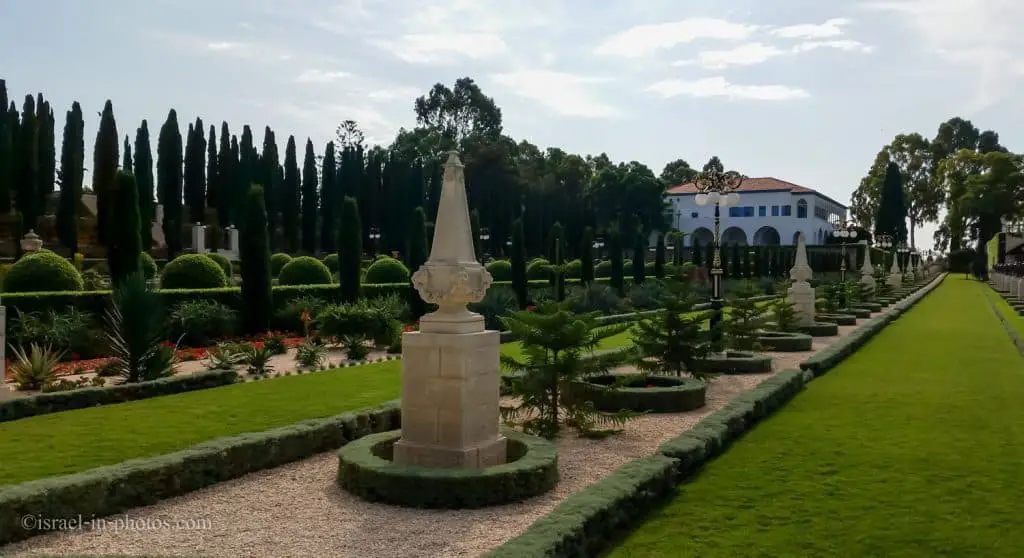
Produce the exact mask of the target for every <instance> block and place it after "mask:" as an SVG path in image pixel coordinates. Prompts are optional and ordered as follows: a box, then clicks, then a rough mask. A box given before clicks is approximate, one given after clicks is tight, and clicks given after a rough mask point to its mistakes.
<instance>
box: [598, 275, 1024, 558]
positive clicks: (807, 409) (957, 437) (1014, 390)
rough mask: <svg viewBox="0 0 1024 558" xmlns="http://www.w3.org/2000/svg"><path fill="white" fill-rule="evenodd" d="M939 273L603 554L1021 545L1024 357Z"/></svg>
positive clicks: (943, 552)
mask: <svg viewBox="0 0 1024 558" xmlns="http://www.w3.org/2000/svg"><path fill="white" fill-rule="evenodd" d="M987 288H988V287H987V286H985V285H983V284H981V283H977V282H974V281H970V280H964V279H961V278H958V277H953V276H950V277H948V278H947V279H946V281H945V282H944V283H943V284H942V285H941V286H940V287H939V288H938V289H937V290H936V291H935V292H934V293H932V294H931V295H929V296H928V297H927V298H925V299H924V300H923V301H922V302H921V303H920V304H919V305H917V306H915V307H914V309H912V310H911V311H910V312H908V313H907V314H906V315H905V316H903V317H901V318H900V319H899V320H897V321H896V322H894V323H893V324H892V325H890V326H889V327H888V328H886V329H885V330H884V331H883V332H882V333H881V334H879V335H878V336H877V337H876V338H874V339H873V340H872V341H870V342H869V343H868V345H866V346H865V347H864V348H863V349H862V350H860V351H859V352H857V353H856V354H854V355H853V356H851V357H850V358H849V359H847V360H846V361H844V362H843V363H842V364H840V365H839V366H838V367H836V368H835V369H834V370H833V371H832V372H831V373H830V374H828V375H827V376H824V377H823V378H821V379H818V380H816V381H814V382H813V383H812V384H811V385H810V386H809V387H808V390H807V391H806V392H804V393H802V394H801V395H799V396H797V397H796V398H795V399H794V400H793V401H792V402H791V403H790V404H789V405H788V406H786V407H785V408H784V409H783V410H782V411H780V412H779V413H778V414H776V415H774V416H773V417H772V418H770V419H768V420H767V421H766V422H764V423H763V424H761V425H760V426H758V427H757V428H755V429H754V430H753V431H752V432H750V433H749V434H747V435H746V436H745V437H744V438H743V439H741V440H740V441H739V442H737V443H736V444H735V445H734V446H733V447H732V448H731V449H730V450H729V451H728V452H727V453H726V454H725V455H724V456H722V457H721V458H719V459H718V460H716V461H715V462H713V463H710V464H709V465H708V466H707V467H706V468H705V469H704V471H703V472H702V473H701V474H700V475H699V476H698V477H697V478H696V479H694V480H693V482H691V483H689V484H686V485H684V486H682V487H680V489H679V494H678V495H677V497H676V498H675V499H674V500H673V501H672V502H671V503H670V504H668V505H667V506H666V507H664V508H663V509H661V510H659V511H658V512H655V513H654V514H652V516H651V517H650V518H649V519H648V521H647V522H645V523H644V524H643V525H642V526H641V527H640V528H639V529H638V530H636V531H635V532H634V533H632V534H631V535H630V536H629V537H628V538H627V539H626V540H624V541H623V542H622V544H620V545H619V547H618V548H616V549H615V550H614V551H613V552H612V553H611V554H610V555H611V556H613V557H617V558H625V557H629V558H642V557H648V556H651V557H654V556H657V557H665V556H679V557H686V556H700V557H702V558H713V557H728V558H739V557H748V556H749V557H754V556H757V557H769V556H770V557H803V556H886V557H890V558H891V557H918V556H920V557H922V558H924V557H929V558H931V557H936V556H989V557H999V556H1007V557H1009V556H1020V555H1021V552H1022V550H1021V549H1024V530H1022V529H1020V521H1021V512H1020V510H1021V502H1024V483H1022V482H1021V479H1024V405H1021V401H1024V369H1022V367H1021V361H1020V357H1019V355H1018V354H1017V351H1016V349H1015V348H1014V346H1013V345H1012V344H1010V343H1007V342H1006V334H1005V332H1004V331H1003V330H1002V326H1001V325H1000V323H999V321H998V319H997V317H996V316H995V315H994V314H993V313H992V310H991V308H990V307H989V305H988V303H987V302H986V301H985V300H984V292H983V290H982V289H987Z"/></svg>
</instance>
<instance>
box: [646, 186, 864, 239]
mask: <svg viewBox="0 0 1024 558" xmlns="http://www.w3.org/2000/svg"><path fill="white" fill-rule="evenodd" d="M698 193H699V192H698V191H697V188H696V186H695V185H694V184H693V183H692V182H690V183H687V184H680V185H678V186H673V187H671V188H669V189H668V192H667V194H666V196H667V199H668V202H669V203H670V204H671V211H672V226H673V227H675V228H676V229H678V230H680V231H682V232H684V233H686V235H687V240H686V244H687V246H692V245H693V241H694V239H696V240H697V241H698V242H699V243H700V245H701V246H706V245H708V244H710V243H711V240H712V237H713V233H712V231H713V230H714V227H715V221H714V214H715V213H714V212H715V208H714V206H712V205H710V204H709V205H704V206H700V205H697V203H696V201H695V198H696V196H697V194H698ZM736 193H738V194H739V195H740V200H739V203H738V204H737V205H736V206H734V207H728V208H722V209H721V225H720V230H721V235H722V236H721V242H722V244H746V245H762V246H764V245H773V244H796V238H797V233H799V232H802V233H804V238H806V240H807V243H808V244H824V243H825V239H826V238H828V235H829V233H830V232H831V231H832V224H833V223H835V222H837V221H841V220H845V219H846V214H847V213H846V210H847V208H846V206H845V205H843V204H841V203H839V202H837V201H835V200H833V199H832V198H830V197H828V196H826V195H824V194H822V193H821V192H818V191H816V190H812V189H810V188H807V187H805V186H799V185H797V184H793V183H792V182H786V181H785V180H779V179H778V178H771V177H764V178H747V179H746V180H744V181H743V183H742V184H741V185H740V188H739V189H738V190H736Z"/></svg>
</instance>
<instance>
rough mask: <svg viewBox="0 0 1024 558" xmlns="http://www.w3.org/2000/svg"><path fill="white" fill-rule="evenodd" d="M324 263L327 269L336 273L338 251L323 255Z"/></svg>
mask: <svg viewBox="0 0 1024 558" xmlns="http://www.w3.org/2000/svg"><path fill="white" fill-rule="evenodd" d="M324 265H326V266H327V269H329V270H330V271H331V273H337V272H338V253H337V252H332V253H330V254H327V255H326V256H324Z"/></svg>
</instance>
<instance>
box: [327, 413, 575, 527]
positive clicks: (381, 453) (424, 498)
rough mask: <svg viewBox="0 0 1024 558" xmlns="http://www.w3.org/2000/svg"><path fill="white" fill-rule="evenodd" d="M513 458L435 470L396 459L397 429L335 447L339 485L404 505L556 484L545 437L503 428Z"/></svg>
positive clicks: (517, 495) (507, 494)
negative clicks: (393, 455)
mask: <svg viewBox="0 0 1024 558" xmlns="http://www.w3.org/2000/svg"><path fill="white" fill-rule="evenodd" d="M502 434H503V435H504V436H505V438H506V439H507V440H508V455H509V458H510V459H512V461H510V462H508V463H505V464H504V465H496V466H494V467H487V468H484V469H435V468H427V467H417V466H414V465H405V464H402V463H395V462H394V461H392V460H391V451H392V447H391V446H392V445H393V444H394V443H395V442H396V441H398V439H399V438H401V437H402V432H401V431H400V430H393V431H391V432H381V433H379V434H371V435H369V436H366V437H364V438H361V439H359V440H356V441H355V442H352V443H350V444H348V445H346V446H344V447H343V448H341V450H339V451H338V477H337V481H338V485H339V486H341V487H342V488H343V489H345V490H346V491H348V492H351V493H352V494H354V495H356V496H358V497H360V498H362V499H364V500H367V501H370V502H382V503H385V504H392V505H397V506H404V507H413V508H431V509H469V508H482V507H486V506H497V505H500V504H508V503H511V502H518V501H520V500H525V499H527V498H530V497H533V496H537V495H539V494H543V493H545V492H548V491H549V490H551V489H552V488H554V487H555V485H556V484H557V483H558V454H557V452H556V449H555V445H554V444H553V443H551V442H549V441H548V440H545V439H543V438H538V437H535V436H528V435H526V434H523V433H522V432H519V431H516V430H511V429H506V430H504V431H503V432H502Z"/></svg>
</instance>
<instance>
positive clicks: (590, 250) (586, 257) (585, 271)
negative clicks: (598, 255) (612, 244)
mask: <svg viewBox="0 0 1024 558" xmlns="http://www.w3.org/2000/svg"><path fill="white" fill-rule="evenodd" d="M593 280H594V229H592V228H590V227H586V228H584V229H583V236H582V237H581V238H580V282H581V283H583V284H584V285H586V284H588V283H590V282H591V281H593Z"/></svg>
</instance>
